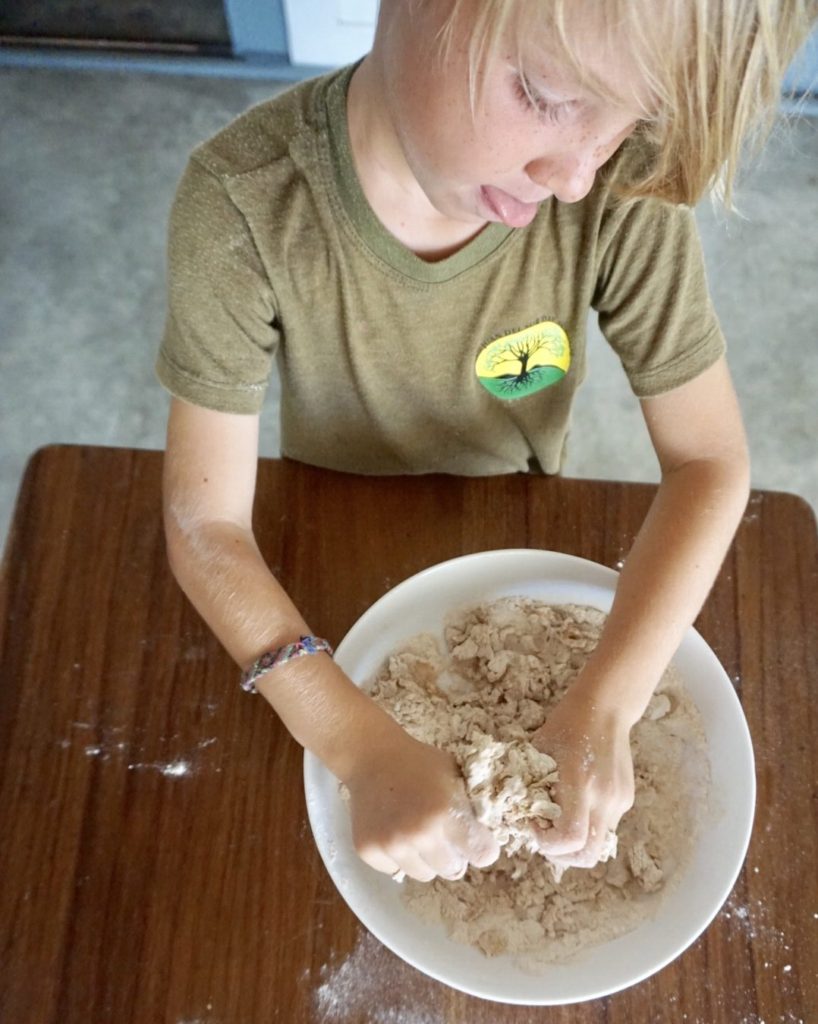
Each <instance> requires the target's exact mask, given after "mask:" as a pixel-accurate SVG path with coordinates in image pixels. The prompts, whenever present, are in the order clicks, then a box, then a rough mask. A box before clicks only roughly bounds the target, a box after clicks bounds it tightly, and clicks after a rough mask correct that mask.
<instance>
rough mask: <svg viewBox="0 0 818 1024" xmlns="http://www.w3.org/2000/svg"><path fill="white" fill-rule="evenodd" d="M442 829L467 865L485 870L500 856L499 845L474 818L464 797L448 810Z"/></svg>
mask: <svg viewBox="0 0 818 1024" xmlns="http://www.w3.org/2000/svg"><path fill="white" fill-rule="evenodd" d="M444 829H445V834H446V837H447V838H448V840H449V842H450V843H451V844H452V846H453V847H454V848H455V849H456V850H457V851H458V852H459V853H460V855H461V856H462V857H463V859H464V860H465V861H466V862H467V864H469V863H471V864H474V866H475V867H477V868H486V867H488V866H489V865H490V864H493V863H494V862H495V861H496V860H497V858H498V857H499V856H500V844H499V843H498V842H497V840H496V839H495V838H494V836H493V835H492V834H491V832H490V831H489V830H488V829H487V828H486V826H485V825H482V824H481V823H480V822H479V821H478V820H477V818H475V816H474V813H473V812H472V809H471V806H470V805H469V803H468V801H467V799H466V798H465V796H464V797H463V799H462V801H461V800H459V801H457V802H456V804H454V805H453V806H452V807H451V808H450V810H449V816H448V820H447V821H446V824H445V826H444Z"/></svg>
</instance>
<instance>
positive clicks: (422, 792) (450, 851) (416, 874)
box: [346, 731, 500, 882]
mask: <svg viewBox="0 0 818 1024" xmlns="http://www.w3.org/2000/svg"><path fill="white" fill-rule="evenodd" d="M374 746H375V750H376V751H377V750H378V746H377V744H375V745H374ZM346 784H347V788H348V789H349V793H350V814H351V817H352V838H353V842H354V844H355V849H356V850H357V851H358V854H359V855H360V857H361V858H362V859H363V860H364V861H365V862H366V863H367V864H369V865H370V867H373V868H375V870H376V871H383V872H384V873H386V874H388V875H395V874H397V872H399V871H403V872H405V873H406V874H407V875H409V876H410V877H411V878H415V879H417V880H418V881H420V882H428V881H431V879H433V878H434V877H435V875H440V876H441V877H442V878H449V879H452V878H461V877H462V876H463V874H464V873H465V871H466V869H467V867H468V866H469V864H474V865H475V866H476V867H487V866H488V865H489V864H492V863H493V862H494V861H495V860H496V859H497V857H498V856H499V853H500V848H499V846H498V844H497V841H496V839H495V838H494V836H493V835H492V834H491V832H489V830H488V829H487V828H486V827H485V826H484V825H481V824H480V822H479V821H478V820H477V819H476V818H475V816H474V813H473V812H472V809H471V806H470V804H469V800H468V797H467V796H466V790H465V786H464V784H463V779H462V777H461V775H460V773H459V771H458V769H457V765H456V763H455V761H454V758H453V757H452V756H451V755H450V754H447V753H446V752H445V751H442V750H439V749H438V748H437V747H432V746H429V745H428V744H426V743H420V742H419V741H418V740H415V739H413V738H412V737H411V736H409V734H408V733H404V732H402V731H401V738H400V739H399V740H398V742H397V743H395V742H394V737H392V743H391V745H390V746H389V748H388V749H387V748H381V749H380V752H378V753H376V752H374V751H373V750H372V748H370V749H369V751H367V752H363V753H362V757H361V759H360V761H359V763H357V764H356V765H355V767H354V769H353V771H352V772H351V773H350V774H349V775H348V776H347V779H346Z"/></svg>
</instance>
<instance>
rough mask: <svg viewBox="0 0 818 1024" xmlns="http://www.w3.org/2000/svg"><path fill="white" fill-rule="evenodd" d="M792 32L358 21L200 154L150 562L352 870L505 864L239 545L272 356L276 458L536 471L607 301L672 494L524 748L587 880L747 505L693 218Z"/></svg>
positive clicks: (247, 547) (498, 9)
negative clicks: (157, 539)
mask: <svg viewBox="0 0 818 1024" xmlns="http://www.w3.org/2000/svg"><path fill="white" fill-rule="evenodd" d="M815 13H816V12H815V7H814V0H813V6H812V7H810V8H809V9H808V8H807V5H806V4H805V3H799V2H798V0H778V2H774V0H724V2H722V3H718V4H714V3H712V2H706V0H659V2H657V0H604V2H599V0H596V2H592V0H586V2H577V0H574V2H572V3H568V2H566V0H538V2H535V0H382V3H381V10H380V15H379V20H378V28H377V34H376V39H375V43H374V46H373V49H372V52H371V53H370V54H369V55H368V56H367V57H366V58H365V59H364V60H363V61H362V62H359V63H358V64H357V65H355V66H354V67H351V68H345V69H342V70H341V71H338V72H335V73H332V74H330V75H327V76H323V77H322V78H319V79H317V80H313V81H309V82H305V83H302V84H300V85H299V86H297V87H296V88H294V89H291V90H289V91H288V92H286V93H284V94H283V95H281V96H279V97H277V98H275V99H274V100H272V101H270V102H267V103H262V104H260V105H259V106H257V107H255V108H253V109H252V110H250V111H248V112H247V113H246V114H245V115H243V116H242V117H240V118H238V119H237V120H236V121H234V122H233V123H232V124H231V125H229V126H228V127H227V128H226V129H225V130H224V131H222V132H220V133H219V134H218V135H216V136H215V137H214V138H213V139H210V140H209V141H208V142H206V143H204V144H203V145H201V146H199V147H198V148H197V149H196V150H195V152H194V153H193V155H192V157H191V159H190V161H189V163H188V166H187V169H186V170H185V173H184V176H183V178H182V180H181V182H180V185H179V189H178V192H177V196H176V200H175V203H174V207H173V211H172V215H171V223H170V241H169V268H170V296H169V311H168V318H167V326H166V330H165V336H164V340H163V344H162V349H161V353H160V356H159V360H158V364H157V372H158V375H159V378H160V380H161V381H162V383H163V384H164V385H165V386H166V387H167V388H168V390H169V391H170V392H171V393H172V395H173V396H174V397H173V400H172V403H171V412H170V419H169V425H168V443H167V455H166V463H165V492H164V504H165V521H166V533H167V540H168V550H169V557H170V562H171V565H172V567H173V571H174V572H175V574H176V577H177V579H178V580H179V583H180V585H181V586H182V587H183V589H184V590H185V592H186V593H187V594H188V596H189V597H190V599H191V601H192V602H193V604H194V605H195V606H196V608H197V609H198V610H199V612H200V613H201V614H202V616H203V617H204V618H205V620H206V621H207V622H208V624H209V625H210V626H211V628H212V629H213V630H214V632H215V633H216V635H217V636H218V637H219V639H220V640H221V642H222V643H223V644H224V646H225V647H226V648H227V650H228V651H229V652H230V654H231V655H232V656H233V657H234V658H235V660H236V662H237V663H238V664H239V665H240V666H241V667H242V669H244V670H245V673H246V675H245V683H246V686H247V688H253V687H254V686H257V689H258V691H259V692H260V693H262V694H263V695H264V697H265V698H266V699H267V700H268V701H269V702H270V704H271V705H272V706H273V708H275V710H276V712H277V713H278V714H279V716H280V717H281V719H282V721H283V722H284V724H285V725H286V727H287V728H288V729H289V730H290V732H291V733H292V735H293V736H294V737H295V738H296V739H297V740H298V742H300V743H302V744H303V745H304V746H306V747H307V748H309V749H310V750H312V751H313V752H314V753H315V754H316V755H317V756H318V757H319V758H321V759H322V760H323V761H324V763H325V764H326V765H327V766H328V767H329V768H330V770H331V771H332V772H333V773H334V774H335V775H336V776H337V777H338V778H339V779H342V780H343V781H344V782H345V783H346V784H347V786H348V787H349V790H350V794H351V803H350V812H351V816H352V826H353V836H354V841H355V844H356V849H357V850H358V852H359V853H360V855H361V856H362V857H363V858H364V860H365V861H367V863H369V864H370V865H371V866H372V867H373V868H376V869H377V870H379V871H384V872H388V873H390V874H394V873H396V872H398V871H404V872H406V873H407V874H408V875H410V876H412V877H413V878H417V879H425V880H428V879H431V878H433V877H434V876H435V875H440V876H443V877H447V878H453V877H459V876H460V875H462V873H463V872H464V871H465V870H466V868H467V867H468V865H469V864H474V865H477V866H483V865H486V864H488V863H491V861H492V860H493V859H494V858H495V857H496V856H497V853H498V850H497V846H496V843H495V842H494V840H493V838H492V837H491V835H490V834H489V833H488V832H487V830H486V829H484V828H483V827H482V826H481V825H480V824H479V823H478V822H477V821H476V820H475V819H474V817H473V815H472V814H471V811H470V809H469V806H468V803H467V801H466V798H465V796H464V793H463V789H462V784H461V781H460V779H459V777H458V773H457V771H456V768H455V766H454V764H453V763H452V761H451V760H450V759H449V758H448V756H446V755H445V754H443V753H442V752H441V751H438V750H436V749H434V748H432V747H429V746H426V745H424V744H421V743H419V742H417V741H415V740H413V739H412V738H411V737H409V736H408V735H407V734H406V733H404V732H403V730H401V729H400V728H399V727H398V726H397V725H396V724H395V723H394V722H393V721H392V720H391V719H390V718H389V717H388V716H387V715H386V714H385V713H384V712H383V711H381V710H380V709H379V708H377V707H376V706H375V705H374V704H373V703H372V701H371V700H370V699H369V698H368V697H367V696H366V695H365V694H363V693H362V692H361V691H360V690H359V689H358V688H357V687H356V686H355V685H354V684H353V683H352V682H351V681H350V680H349V679H348V678H347V677H346V676H345V675H344V673H343V672H342V671H341V670H340V669H339V668H338V667H337V665H336V664H335V663H334V662H333V660H332V658H331V656H330V655H329V653H328V652H327V651H326V649H325V645H324V644H323V643H322V642H321V641H320V640H315V638H312V639H308V640H307V641H305V643H303V644H301V645H300V646H299V645H298V644H296V646H295V648H293V647H291V646H289V645H291V644H293V642H295V641H298V638H299V637H302V636H307V637H308V636H309V633H310V630H309V627H308V625H307V623H306V622H305V621H304V620H303V619H302V617H301V615H300V614H299V612H298V610H297V609H296V608H295V607H294V605H293V604H292V602H291V601H290V599H289V598H288V596H287V594H286V593H285V592H284V590H283V589H282V588H281V586H280V585H279V584H278V582H277V581H276V580H275V579H274V578H273V576H272V574H271V573H270V571H269V569H268V568H267V566H266V565H265V563H264V561H263V559H262V557H261V555H260V553H259V550H258V548H257V546H256V544H255V541H254V538H253V533H252V525H251V513H252V506H253V497H254V487H255V474H256V462H257V448H258V418H259V410H260V408H261V405H262V401H263V396H264V391H265V387H266V384H267V381H268V378H269V375H270V372H271V366H272V361H273V358H274V357H275V358H276V360H277V363H278V370H279V373H280V376H281V381H282V398H281V418H282V451H283V454H285V455H287V456H289V457H290V458H293V459H299V460H302V461H304V462H308V463H312V464H314V465H318V466H325V467H329V468H332V469H336V470H346V471H350V472H359V473H370V474H379V473H380V474H383V473H425V472H445V473H456V474H464V475H483V474H496V473H509V472H521V471H522V472H525V471H539V472H545V473H556V472H558V471H559V469H560V465H561V461H562V453H563V445H564V441H565V436H566V433H567V427H568V417H569V412H570V407H571V401H572V398H573V395H574V392H575V391H576V388H577V387H578V386H579V384H580V383H581V381H582V378H583V376H584V373H585V323H586V319H587V315H588V311H589V309H591V308H594V309H595V310H597V311H598V314H599V321H600V325H601V327H602V329H603V331H604V333H605V335H606V337H607V339H608V341H609V342H610V344H611V345H612V346H613V347H614V349H615V350H616V351H617V353H618V354H619V356H620V358H621V360H622V363H623V366H624V368H625V370H626V372H627V374H628V377H629V380H630V383H631V386H632V389H633V391H634V393H635V395H636V396H637V397H638V398H639V400H640V403H641V408H642V411H643V413H644V418H645V422H646V425H647V429H648V431H649V434H650V437H651V440H652V442H653V445H654V447H655V450H656V454H657V458H658V460H659V463H660V466H661V472H662V478H661V485H660V487H659V490H658V493H657V496H656V499H655V501H654V503H653V505H652V507H651V510H650V512H649V514H648V516H647V518H646V520H645V523H644V525H643V527H642V529H641V531H640V533H639V536H638V538H637V540H636V542H635V544H634V547H633V549H632V551H631V552H630V554H629V557H628V559H627V563H626V565H625V567H624V569H623V571H622V574H621V578H620V582H619V585H618V588H617V593H616V599H615V602H614V605H613V609H612V611H611V614H610V616H609V618H608V621H607V624H606V627H605V630H604V633H603V636H602V638H601V641H600V644H599V646H598V649H597V650H596V652H595V654H594V656H593V657H592V659H591V660H590V661H589V662H588V665H587V667H586V668H585V669H584V670H583V672H582V673H581V675H580V676H578V677H577V679H576V680H575V682H574V684H573V685H572V688H571V689H570V691H569V692H568V694H567V695H566V697H565V698H564V699H563V701H562V702H561V704H560V705H559V706H558V707H557V708H556V709H555V711H554V712H553V713H552V715H551V716H550V718H549V720H548V721H547V722H546V724H545V725H544V726H543V728H542V729H541V730H540V732H539V733H538V734H537V735H536V737H535V742H536V743H537V744H538V745H539V746H540V747H541V748H542V749H544V750H547V751H548V752H549V753H551V754H553V755H554V756H555V757H556V758H557V760H558V762H559V764H560V771H561V782H560V792H559V799H560V802H561V804H562V808H563V813H562V816H561V818H560V820H559V822H558V826H557V827H556V828H554V829H553V830H552V831H551V832H549V833H548V834H547V836H544V837H543V850H544V851H545V852H547V853H548V854H549V855H550V856H552V857H554V858H558V859H561V860H562V862H563V863H564V864H566V865H579V866H583V865H584V866H589V865H592V864H594V863H595V862H596V861H597V859H598V858H599V855H600V852H601V846H602V843H603V842H604V839H605V836H606V832H607V831H608V829H615V828H616V825H617V823H618V821H619V819H620V817H621V815H622V814H623V813H624V812H625V811H626V810H627V808H628V807H629V806H630V805H631V803H632V800H633V792H634V783H633V767H632V762H631V756H630V747H629V731H630V728H631V726H632V725H633V724H634V722H635V721H637V719H638V718H639V717H640V715H641V713H642V711H643V710H644V708H645V706H646V704H647V702H648V699H649V697H650V695H651V693H652V691H653V689H654V687H655V685H656V683H657V681H658V679H659V677H660V675H661V673H662V672H663V670H664V668H665V667H666V665H667V663H668V661H669V660H670V658H671V656H672V655H673V652H674V650H675V649H676V647H677V645H678V643H679V641H680V639H681V637H682V635H683V633H684V631H685V630H686V629H687V628H688V626H689V625H690V624H691V622H692V621H693V620H694V618H695V617H696V615H697V614H698V612H699V609H700V607H701V605H702V603H703V601H704V599H705V597H706V595H707V593H708V590H709V588H710V587H711V585H712V583H713V580H714V578H715V575H716V573H717V571H718V568H719V566H720V564H721V561H722V559H723V557H724V554H725V552H726V550H727V547H728V545H729V543H730V541H731V538H732V536H733V533H734V531H735V529H736V526H737V523H738V521H739V518H740V516H741V514H742V511H743V508H744V505H745V503H746V499H747V494H748V487H749V483H748V481H749V470H748V457H747V449H746V443H745V437H744V431H743V427H742V422H741V417H740V413H739V409H738V405H737V401H736V397H735V393H734V391H733V388H732V385H731V381H730V376H729V373H728V370H727V366H726V362H725V356H724V341H723V337H722V334H721V331H720V329H719V325H718V323H717V321H716V317H715V315H714V312H713V309H712V307H711V305H710V301H709V298H708V294H707V288H706V284H705V280H704V274H703V267H702V259H701V253H700V249H699V243H698V240H697V235H696V229H695V223H694V219H693V215H692V212H691V209H690V207H691V206H692V205H693V204H694V203H695V202H696V201H697V200H698V199H699V198H700V197H701V195H702V194H703V192H704V191H705V190H706V189H708V188H711V187H713V186H715V185H716V184H718V183H721V185H722V187H723V191H724V192H725V193H726V195H727V197H728V199H729V194H730V185H731V182H732V178H733V175H734V172H735V169H736V160H737V155H738V151H739V148H740V146H741V144H742V141H743V139H744V138H745V137H746V136H747V135H748V132H749V130H750V129H751V127H752V126H753V125H754V124H757V123H759V122H760V120H761V119H763V116H764V115H765V114H767V115H770V116H772V114H774V111H775V105H776V103H777V97H778V91H779V88H780V80H781V76H782V71H783V68H784V67H785V66H786V64H787V63H788V62H789V60H790V59H791V57H792V55H793V54H794V52H795V50H796V48H797V46H798V45H799V44H800V42H801V41H802V40H803V39H804V38H805V36H806V33H807V31H808V27H809V22H810V19H811V18H814V17H815ZM585 429H594V428H593V427H592V426H590V425H585ZM267 652H270V654H269V656H268V657H267V658H266V659H263V660H262V661H261V663H260V664H259V663H258V659H260V658H261V656H262V655H264V654H265V653H267ZM296 653H299V654H300V653H307V654H308V655H309V656H306V657H294V656H293V655H294V654H296ZM271 662H274V664H273V665H272V667H271V666H270V663H271ZM254 666H255V667H254Z"/></svg>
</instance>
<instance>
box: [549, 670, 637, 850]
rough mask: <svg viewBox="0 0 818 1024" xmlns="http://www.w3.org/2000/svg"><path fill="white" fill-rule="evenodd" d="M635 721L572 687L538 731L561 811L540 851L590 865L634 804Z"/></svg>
mask: <svg viewBox="0 0 818 1024" xmlns="http://www.w3.org/2000/svg"><path fill="white" fill-rule="evenodd" d="M631 724H632V723H631V721H630V720H629V719H626V718H625V717H624V716H623V714H622V713H621V712H620V711H619V710H618V709H617V708H611V707H604V706H602V705H601V704H597V703H595V702H593V701H590V700H589V699H588V697H587V696H586V695H585V694H583V693H581V691H580V688H578V687H576V686H573V687H572V688H571V689H570V690H569V691H568V693H567V694H566V695H565V696H564V697H563V698H562V700H561V701H560V703H559V704H558V705H557V706H556V707H555V708H554V709H553V711H551V713H550V714H549V716H548V718H547V720H546V722H545V724H544V725H543V726H542V727H541V728H540V729H538V730H537V732H536V733H534V735H533V737H532V740H531V741H532V743H533V744H534V746H535V747H537V748H538V749H539V750H542V751H543V752H544V753H547V754H549V755H550V756H551V757H553V758H554V760H555V761H556V762H557V767H558V769H559V776H560V779H559V783H558V785H557V787H556V791H555V799H556V801H557V803H558V804H559V805H560V808H561V810H562V813H561V814H560V816H559V818H557V819H556V820H555V821H554V827H553V828H551V829H549V830H548V831H547V832H545V833H543V834H542V840H541V850H542V852H543V853H544V854H546V855H547V856H548V859H549V860H552V861H554V863H556V864H558V865H561V866H563V867H566V868H567V867H583V868H590V867H593V866H594V864H596V863H597V862H598V861H599V860H600V857H601V855H602V853H603V848H604V845H605V843H606V839H607V836H608V832H609V830H610V831H616V827H617V825H618V824H619V820H620V818H621V817H622V815H623V814H624V813H625V812H626V811H628V810H629V809H630V808H631V807H632V806H633V797H634V781H633V758H632V756H631V749H630V727H631Z"/></svg>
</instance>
